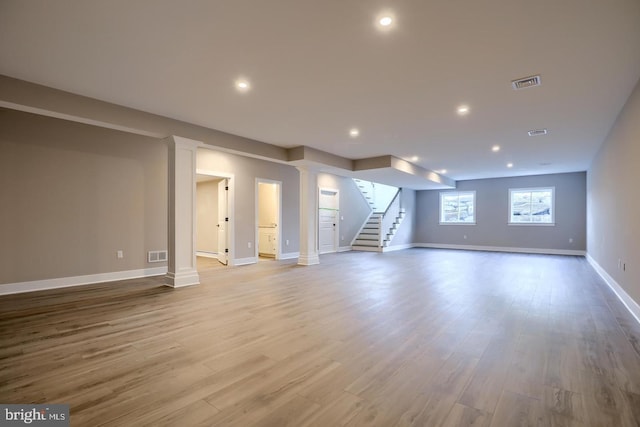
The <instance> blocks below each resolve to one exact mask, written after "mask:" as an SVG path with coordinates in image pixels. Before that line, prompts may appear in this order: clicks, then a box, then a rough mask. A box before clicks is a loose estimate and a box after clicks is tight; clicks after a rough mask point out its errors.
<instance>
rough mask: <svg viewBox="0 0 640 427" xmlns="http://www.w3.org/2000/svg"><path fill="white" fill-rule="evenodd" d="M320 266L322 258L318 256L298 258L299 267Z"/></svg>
mask: <svg viewBox="0 0 640 427" xmlns="http://www.w3.org/2000/svg"><path fill="white" fill-rule="evenodd" d="M316 264H320V257H319V256H318V255H317V254H312V255H300V256H299V257H298V265H316Z"/></svg>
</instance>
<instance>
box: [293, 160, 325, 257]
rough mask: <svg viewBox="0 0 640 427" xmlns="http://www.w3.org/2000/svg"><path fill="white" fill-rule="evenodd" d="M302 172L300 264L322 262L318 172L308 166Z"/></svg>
mask: <svg viewBox="0 0 640 427" xmlns="http://www.w3.org/2000/svg"><path fill="white" fill-rule="evenodd" d="M297 169H298V171H299V172H300V256H299V257H298V264H299V265H314V264H320V257H319V256H318V172H316V171H315V170H313V169H309V168H308V167H306V166H299V167H297Z"/></svg>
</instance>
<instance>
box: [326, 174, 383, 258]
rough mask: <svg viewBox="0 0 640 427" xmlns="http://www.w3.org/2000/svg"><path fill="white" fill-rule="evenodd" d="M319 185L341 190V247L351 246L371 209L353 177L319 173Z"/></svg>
mask: <svg viewBox="0 0 640 427" xmlns="http://www.w3.org/2000/svg"><path fill="white" fill-rule="evenodd" d="M318 186H319V187H323V188H331V189H335V190H338V191H339V192H340V218H342V219H341V220H340V243H339V246H340V247H350V246H351V241H352V240H353V239H354V237H355V236H356V234H358V231H360V227H362V224H363V223H364V221H365V220H366V219H367V217H368V216H369V213H370V212H371V209H370V208H369V204H368V203H367V202H366V201H365V200H364V197H363V196H362V193H361V192H360V190H358V187H357V186H356V183H355V182H353V179H351V178H345V177H343V176H337V175H331V174H326V173H321V174H318Z"/></svg>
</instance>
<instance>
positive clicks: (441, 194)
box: [438, 190, 477, 225]
mask: <svg viewBox="0 0 640 427" xmlns="http://www.w3.org/2000/svg"><path fill="white" fill-rule="evenodd" d="M452 194H457V195H458V198H459V197H460V194H472V195H473V222H463V221H455V222H451V221H443V215H442V214H443V211H442V199H443V198H444V197H445V196H450V195H452ZM459 216H460V212H459V211H458V217H459ZM438 220H439V223H440V225H476V221H477V211H476V192H475V190H473V191H441V192H440V203H439V210H438Z"/></svg>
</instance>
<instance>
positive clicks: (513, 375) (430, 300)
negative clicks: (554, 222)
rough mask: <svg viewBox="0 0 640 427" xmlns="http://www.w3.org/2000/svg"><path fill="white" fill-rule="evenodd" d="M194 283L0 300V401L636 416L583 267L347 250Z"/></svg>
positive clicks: (354, 418)
mask: <svg viewBox="0 0 640 427" xmlns="http://www.w3.org/2000/svg"><path fill="white" fill-rule="evenodd" d="M205 265H206V264H205ZM200 277H201V285H200V286H194V287H187V288H183V289H177V290H176V289H171V288H168V287H166V286H163V283H162V278H161V277H153V278H146V279H137V280H128V281H122V282H114V283H106V284H100V285H91V286H85V287H76V288H68V289H58V290H51V291H44V292H38V293H30V294H17V295H9V296H3V297H2V305H1V306H0V307H1V308H0V310H1V311H0V334H1V336H0V341H1V342H2V349H1V350H0V360H1V370H0V378H1V381H0V396H1V399H0V400H2V401H13V402H33V403H40V402H42V403H44V402H66V403H69V404H70V405H71V420H72V425H75V426H100V425H108V426H116V425H123V426H127V425H136V426H144V425H150V426H159V425H183V426H196V425H206V426H221V425H234V426H251V425H263V426H284V425H292V426H311V425H313V426H323V427H324V426H337V425H347V426H364V425H376V426H405V425H415V426H418V425H419V426H433V427H435V426H458V425H474V426H475V425H479V426H494V427H502V426H516V425H518V426H520V425H527V426H534V425H535V426H593V427H602V426H637V425H638V420H640V344H639V342H640V325H638V323H637V322H636V321H635V319H634V318H633V317H632V316H631V315H630V313H629V312H628V311H627V310H626V308H625V307H624V306H623V305H622V304H621V302H620V301H619V300H618V298H617V297H616V296H615V295H614V294H613V293H612V292H611V290H610V289H609V288H608V287H607V286H606V284H605V283H604V282H603V281H602V279H601V278H600V277H599V276H598V275H597V274H596V273H595V272H594V271H593V269H592V268H591V267H590V266H589V264H588V263H587V262H586V261H585V259H584V258H583V257H572V256H550V255H529V254H506V253H491V252H470V251H451V250H439V249H410V250H405V251H397V252H391V253H385V254H381V253H369V252H363V253H359V252H348V253H342V254H330V255H323V256H322V263H321V264H320V265H316V266H310V267H302V266H298V265H296V264H295V260H291V261H275V262H261V263H257V264H253V265H250V266H244V267H238V268H217V267H213V268H211V267H205V268H203V269H201V270H200Z"/></svg>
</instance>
